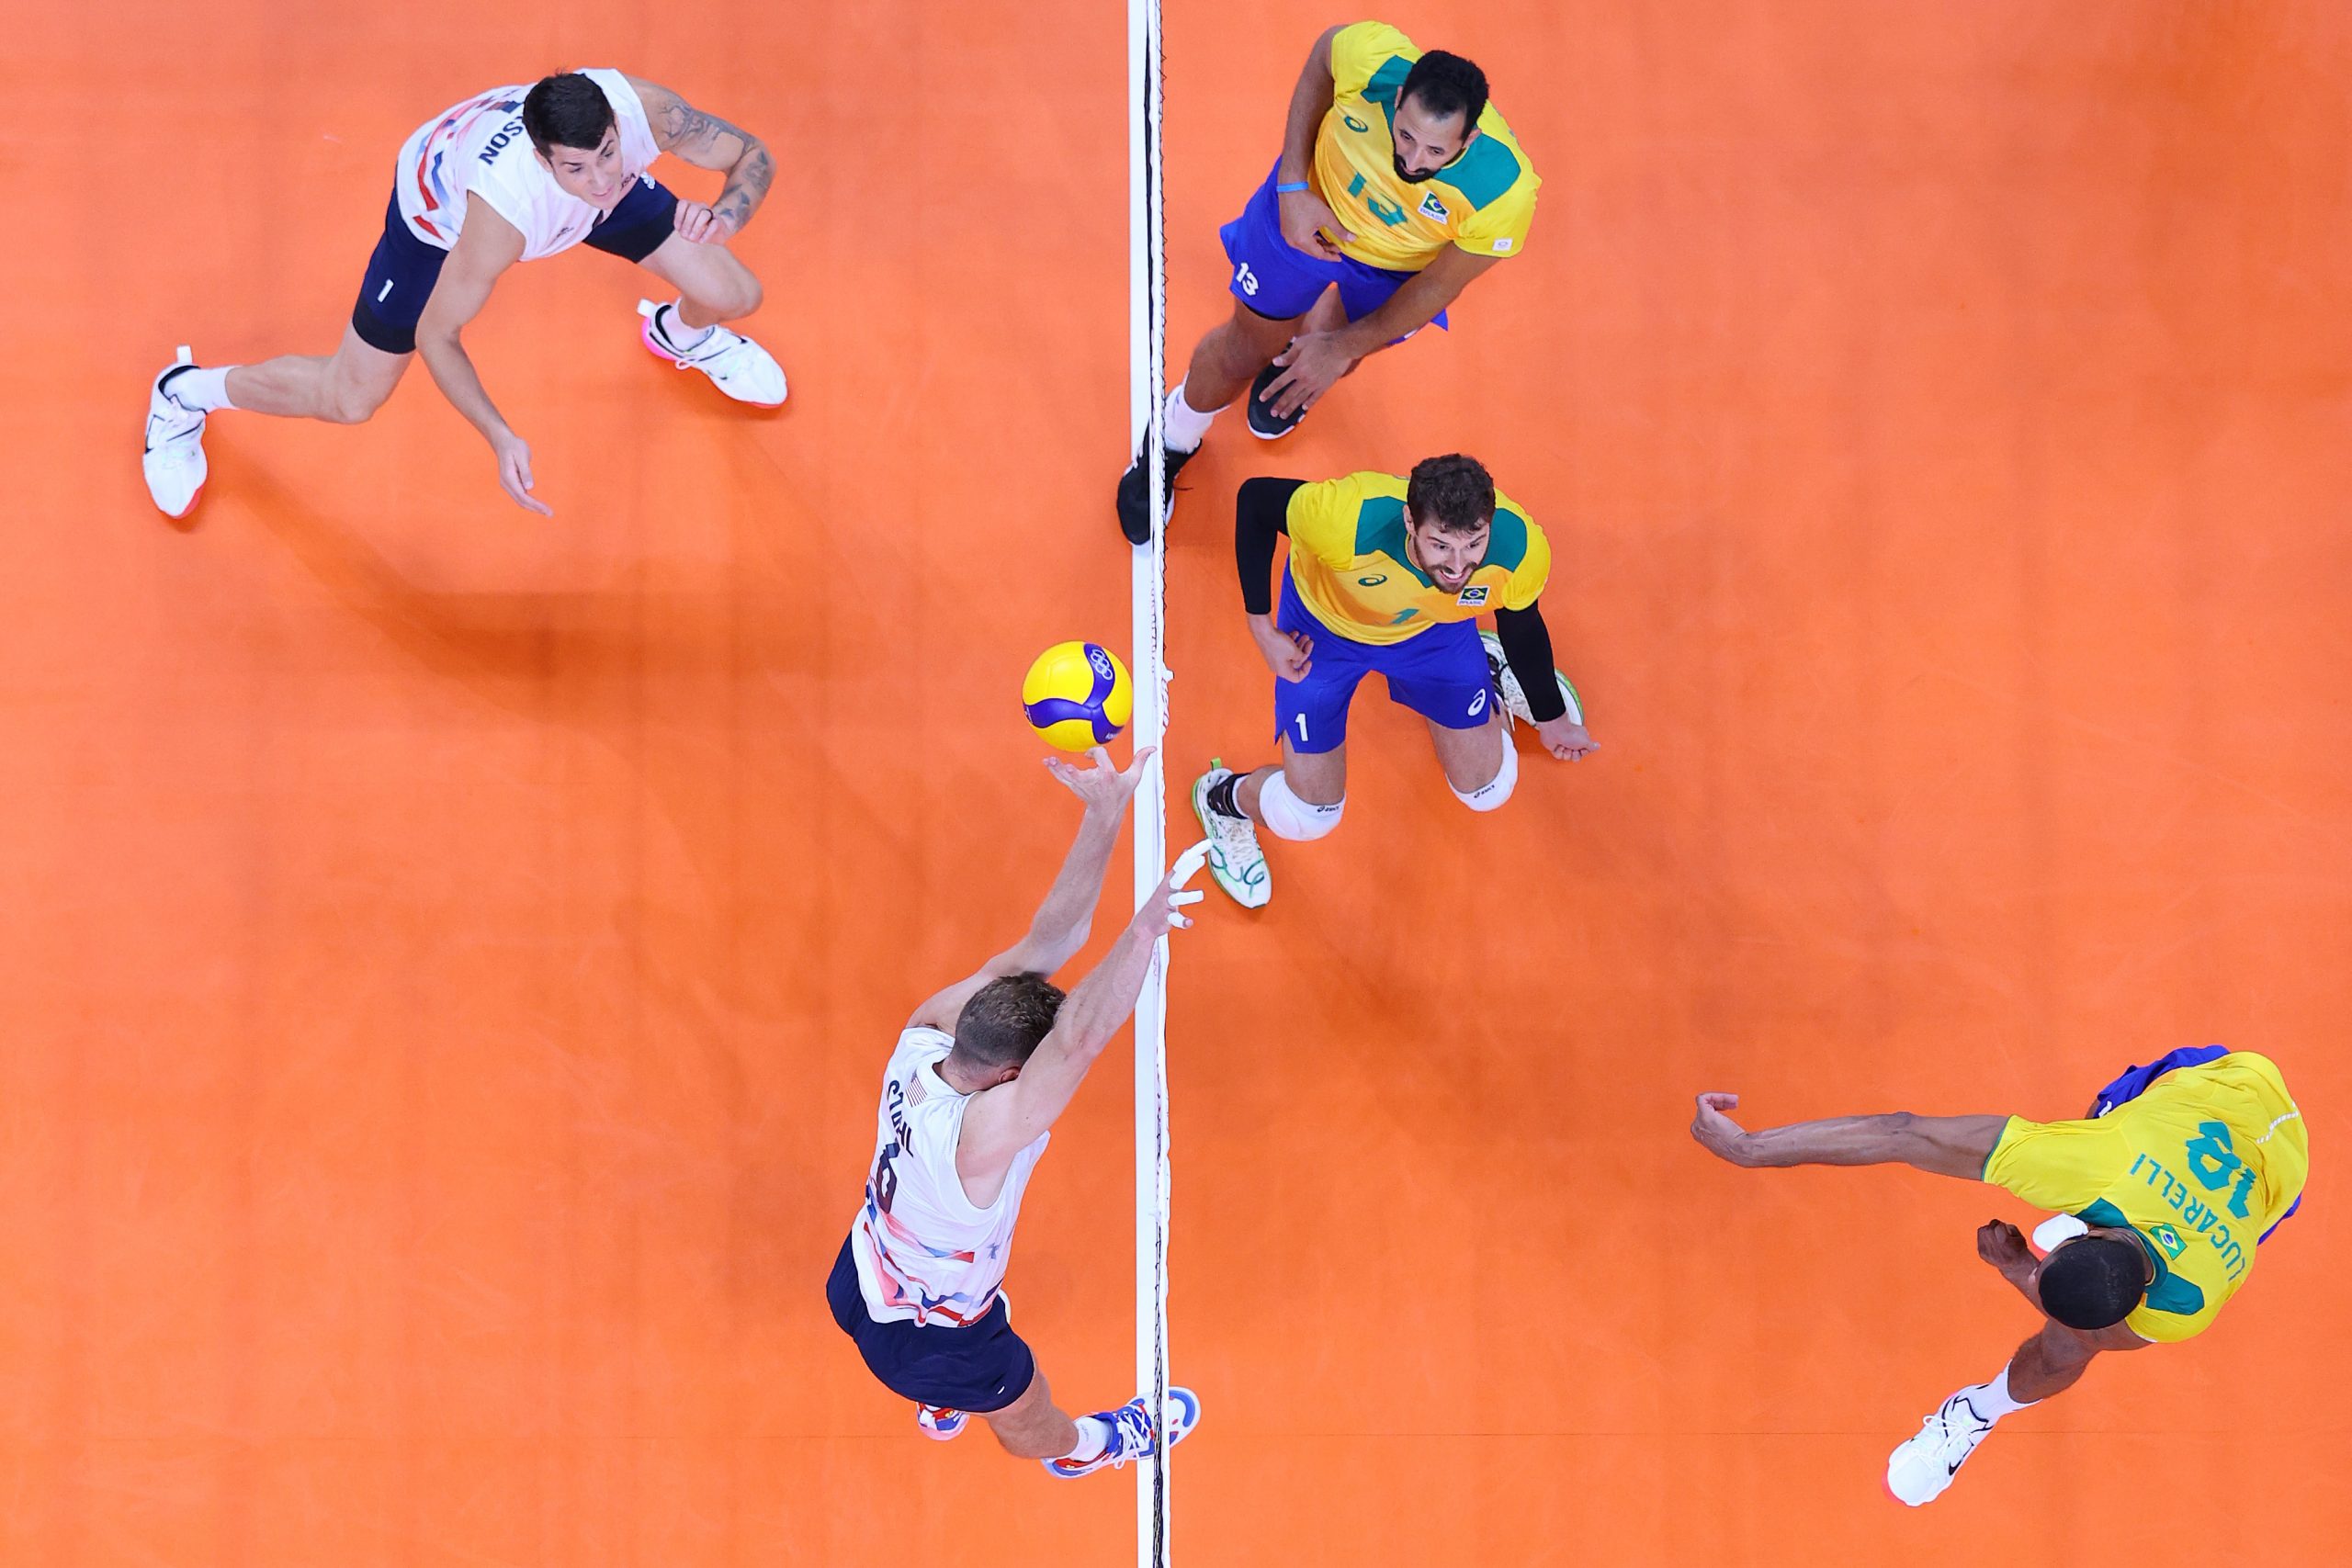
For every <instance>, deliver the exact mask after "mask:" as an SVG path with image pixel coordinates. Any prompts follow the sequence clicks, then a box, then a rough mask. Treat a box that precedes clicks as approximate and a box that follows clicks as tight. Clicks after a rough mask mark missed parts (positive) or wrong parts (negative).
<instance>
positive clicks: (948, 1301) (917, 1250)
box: [850, 1029, 1053, 1328]
mask: <svg viewBox="0 0 2352 1568" xmlns="http://www.w3.org/2000/svg"><path fill="white" fill-rule="evenodd" d="M954 1043H955V1041H954V1040H953V1039H951V1038H950V1037H949V1036H947V1035H945V1034H943V1033H941V1032H939V1031H938V1030H936V1029H910V1030H908V1031H907V1032H905V1033H903V1034H901V1035H899V1048H898V1049H897V1050H895V1051H893V1052H892V1053H890V1066H888V1069H886V1071H885V1074H884V1077H883V1080H882V1109H881V1112H880V1114H879V1115H878V1116H877V1117H876V1122H875V1137H874V1168H873V1171H872V1173H871V1174H870V1175H869V1176H868V1177H867V1178H866V1182H865V1207H864V1208H862V1209H860V1210H859V1211H858V1214H857V1224H856V1225H855V1226H854V1230H853V1234H852V1237H851V1243H850V1256H851V1258H853V1259H854V1261H855V1262H856V1264H857V1283H858V1288H859V1290H860V1291H861V1292H863V1293H864V1295H865V1311H866V1314H867V1315H868V1316H870V1317H872V1318H873V1319H874V1320H875V1321H876V1322H877V1323H888V1322H891V1321H893V1320H903V1321H911V1322H914V1323H919V1324H935V1325H942V1326H944V1327H956V1328H960V1327H962V1326H964V1325H967V1324H969V1323H973V1322H975V1321H977V1320H978V1318H979V1317H980V1316H981V1315H982V1314H985V1313H986V1312H987V1311H988V1310H989V1307H990V1306H992V1305H994V1304H995V1303H996V1298H997V1292H998V1290H999V1288H1000V1287H1001V1286H1002V1285H1003V1283H1004V1268H1005V1263H1006V1262H1007V1260H1008V1255H1009V1254H1010V1253H1011V1252H1012V1222H1013V1221H1014V1220H1015V1219H1016V1218H1017V1217H1019V1215H1020V1213H1021V1192H1022V1189H1023V1188H1025V1187H1027V1186H1028V1185H1029V1172H1030V1170H1031V1169H1032V1168H1034V1167H1035V1165H1036V1163H1037V1156H1040V1155H1042V1154H1044V1153H1045V1152H1046V1140H1047V1139H1048V1138H1050V1137H1051V1136H1052V1135H1053V1134H1050V1133H1040V1134H1037V1138H1036V1141H1035V1143H1032V1144H1030V1145H1028V1146H1027V1147H1026V1148H1023V1150H1022V1151H1021V1152H1020V1153H1019V1154H1017V1155H1015V1156H1013V1158H1012V1169H1011V1170H1010V1171H1009V1172H1007V1173H1006V1175H1005V1179H1004V1190H1003V1191H1001V1192H1000V1193H998V1194H997V1199H996V1201H995V1202H993V1203H991V1204H989V1206H988V1207H987V1208H985V1209H981V1208H976V1207H974V1206H973V1203H972V1201H971V1199H970V1198H968V1197H967V1195H966V1194H965V1191H964V1180H963V1178H961V1177H959V1176H957V1175H956V1140H957V1139H958V1138H959V1137H961V1136H962V1135H963V1131H964V1112H965V1110H966V1109H967V1107H969V1106H970V1104H971V1103H972V1098H971V1096H969V1095H967V1094H958V1093H957V1092H956V1090H955V1089H951V1088H949V1087H948V1084H947V1080H946V1079H944V1078H943V1077H940V1076H939V1064H940V1062H941V1061H942V1060H944V1058H945V1057H946V1055H947V1050H948V1047H949V1046H951V1045H953V1044H954Z"/></svg>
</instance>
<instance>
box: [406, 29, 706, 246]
mask: <svg viewBox="0 0 2352 1568" xmlns="http://www.w3.org/2000/svg"><path fill="white" fill-rule="evenodd" d="M582 75H584V76H586V77H588V78H589V79H590V80H591V81H593V82H594V83H595V84H596V85H598V86H599V87H602V88H603V89H604V90H605V97H607V98H609V99H610V100H612V105H613V118H614V120H615V121H616V123H617V125H618V127H619V130H620V136H621V167H622V169H623V171H624V172H625V173H626V174H627V175H628V178H630V179H639V178H646V179H650V178H651V177H652V176H650V175H647V174H646V172H645V171H646V170H647V169H648V168H650V167H651V166H652V163H653V160H654V159H655V158H657V157H659V156H660V155H661V151H662V150H661V149H660V148H659V147H656V146H655V145H654V143H653V128H652V127H651V126H650V125H649V124H648V123H647V122H646V118H645V105H644V104H643V103H641V102H640V101H639V98H638V96H637V89H636V88H634V87H632V86H630V85H628V77H626V76H624V75H622V74H621V73H619V72H617V71H586V72H582ZM530 90H531V89H530V88H529V87H528V86H521V87H498V88H494V89H492V91H490V92H487V93H483V94H481V95H479V96H474V97H470V98H468V99H467V100H466V101H465V102H464V103H461V104H458V105H457V106H456V107H452V108H451V109H450V110H449V111H448V112H447V114H439V115H435V116H434V117H433V118H431V119H428V120H426V121H425V122H424V124H423V125H420V126H418V127H417V128H416V130H415V131H414V133H413V134H412V135H411V136H410V137H409V139H408V140H407V141H404V142H402V143H401V153H400V160H399V163H398V164H397V165H396V166H395V168H394V171H393V175H392V187H393V189H394V191H395V192H396V193H397V196H398V198H399V201H400V207H401V218H402V219H404V220H407V223H408V228H409V232H410V233H412V234H414V235H415V236H416V237H417V238H418V239H420V240H422V241H424V243H426V244H428V245H433V246H435V247H437V248H438V249H441V250H445V251H446V250H447V249H448V248H449V247H450V246H452V245H454V244H456V243H458V231H460V230H461V229H463V228H464V227H465V221H466V193H467V192H469V191H472V192H475V193H477V194H479V195H480V196H481V198H482V199H483V200H485V201H487V202H489V203H490V205H491V206H492V207H494V208H496V209H498V215H499V216H500V217H501V218H503V219H505V220H506V221H508V222H509V223H512V224H514V225H515V228H517V229H519V230H521V231H523V259H524V260H525V261H537V260H538V259H539V257H541V256H551V255H553V254H556V252H558V251H564V250H570V249H571V247H572V246H574V245H576V244H578V243H580V242H581V241H582V240H584V239H586V238H587V237H588V233H589V231H590V230H592V229H594V227H595V225H596V220H597V218H598V217H599V216H600V214H599V213H598V212H597V210H596V209H594V207H592V206H590V205H589V204H588V203H586V202H584V201H582V200H581V199H580V198H579V197H576V196H570V195H567V194H565V192H564V189H563V187H562V186H559V185H557V184H556V183H555V176H554V175H551V174H549V173H548V169H547V165H546V164H542V163H540V162H539V159H538V154H537V152H535V151H534V150H533V149H532V146H531V138H530V137H529V135H528V134H526V132H525V131H524V130H523V98H524V96H525V95H526V94H527V93H528V92H529V91H530Z"/></svg>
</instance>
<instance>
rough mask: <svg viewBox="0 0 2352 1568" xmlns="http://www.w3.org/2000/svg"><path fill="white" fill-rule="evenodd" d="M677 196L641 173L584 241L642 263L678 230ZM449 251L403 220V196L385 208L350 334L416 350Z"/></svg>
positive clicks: (398, 349)
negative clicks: (421, 236)
mask: <svg viewBox="0 0 2352 1568" xmlns="http://www.w3.org/2000/svg"><path fill="white" fill-rule="evenodd" d="M677 210H678V198H677V197H675V196H673V195H672V194H671V192H670V189H669V187H668V186H664V185H662V182H661V181H660V180H657V179H654V178H652V177H651V176H650V175H640V176H639V178H638V180H637V181H636V183H635V184H633V185H631V186H629V187H628V195H627V196H624V197H621V199H620V201H619V203H618V204H617V205H616V206H615V207H614V209H612V211H610V212H608V213H606V214H605V216H604V217H602V218H600V219H598V220H596V226H595V228H594V229H592V230H590V231H589V232H588V238H587V239H586V240H585V241H583V242H582V243H585V244H590V245H594V247H595V248H596V249H598V250H600V251H607V252H610V253H611V254H614V255H616V256H619V257H620V258H621V259H622V260H624V261H633V262H641V261H643V260H644V259H645V258H646V257H648V256H650V255H651V254H653V253H654V251H655V250H656V249H658V248H659V247H660V245H661V243H662V241H664V240H666V239H668V238H669V237H670V234H671V231H673V229H675V228H676V227H677V218H676V214H677ZM448 259H449V253H448V252H447V251H445V250H442V249H441V248H440V247H439V246H437V245H428V244H426V243H424V241H423V240H420V239H418V238H417V237H416V236H415V234H413V232H411V231H410V230H409V226H408V222H407V220H405V219H403V218H401V198H400V193H399V192H398V191H395V192H393V193H392V199H391V201H390V205H388V206H387V207H386V208H385V209H384V237H383V238H382V239H380V240H379V241H377V242H376V253H375V254H373V255H371V256H369V257H368V274H367V276H365V277H363V278H362V279H361V280H360V283H359V302H358V303H357V304H356V305H354V306H353V307H352V308H351V330H352V331H354V332H356V333H358V334H359V341H360V342H362V343H364V344H367V345H368V347H370V348H379V349H381V350H383V351H384V352H385V353H386V354H414V353H415V352H416V323H417V322H418V321H420V320H422V319H423V318H424V302H425V301H426V300H428V299H432V298H433V286H434V284H435V282H437V281H438V280H439V279H440V276H441V264H442V263H444V262H446V261H447V260H448Z"/></svg>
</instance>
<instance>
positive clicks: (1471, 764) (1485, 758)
mask: <svg viewBox="0 0 2352 1568" xmlns="http://www.w3.org/2000/svg"><path fill="white" fill-rule="evenodd" d="M1429 725H1430V742H1431V744H1433V745H1435V746H1436V748H1437V761H1438V766H1440V767H1442V768H1443V769H1444V770H1445V782H1446V783H1448V784H1452V785H1453V787H1454V789H1455V790H1456V791H1458V792H1459V793H1461V794H1463V795H1468V794H1470V793H1471V792H1472V791H1474V790H1481V789H1484V788H1486V787H1487V785H1488V784H1492V783H1494V782H1495V775H1496V774H1498V773H1501V772H1502V771H1503V748H1504V747H1506V746H1508V745H1510V740H1508V739H1505V737H1504V735H1503V716H1502V714H1501V712H1500V711H1499V710H1498V711H1496V712H1493V713H1490V714H1488V715H1487V722H1486V723H1484V724H1482V725H1480V726H1479V727H1478V728H1476V729H1448V728H1446V727H1445V726H1443V725H1442V724H1440V723H1438V722H1437V721H1436V720H1435V719H1430V721H1429Z"/></svg>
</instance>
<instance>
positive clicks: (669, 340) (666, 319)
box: [653, 304, 717, 354]
mask: <svg viewBox="0 0 2352 1568" xmlns="http://www.w3.org/2000/svg"><path fill="white" fill-rule="evenodd" d="M653 327H654V330H655V331H656V332H659V333H661V334H662V342H663V343H666V344H669V345H670V346H671V347H672V348H674V349H676V350H677V351H678V352H679V353H680V354H692V353H693V352H694V351H695V349H697V348H700V347H701V346H702V344H703V340H704V339H705V338H707V337H708V336H710V334H711V333H713V332H714V331H716V330H717V329H716V328H714V327H690V326H688V325H686V323H685V322H684V321H680V320H679V319H678V307H677V306H676V305H675V304H669V305H664V306H662V309H661V310H657V311H655V312H654V313H653Z"/></svg>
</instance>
